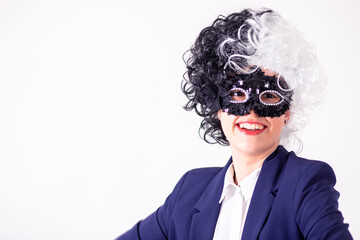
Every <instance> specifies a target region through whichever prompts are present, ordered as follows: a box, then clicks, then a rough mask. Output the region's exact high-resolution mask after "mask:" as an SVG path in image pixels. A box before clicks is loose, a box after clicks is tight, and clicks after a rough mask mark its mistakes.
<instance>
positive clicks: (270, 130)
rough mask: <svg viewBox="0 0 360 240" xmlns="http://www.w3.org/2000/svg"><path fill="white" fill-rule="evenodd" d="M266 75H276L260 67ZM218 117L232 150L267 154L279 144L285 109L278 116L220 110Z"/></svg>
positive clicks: (285, 118) (250, 153) (247, 153)
mask: <svg viewBox="0 0 360 240" xmlns="http://www.w3.org/2000/svg"><path fill="white" fill-rule="evenodd" d="M262 71H263V72H264V75H266V76H276V73H275V72H274V71H271V70H266V69H262ZM218 117H219V119H220V121H221V126H222V129H223V131H224V133H225V136H226V138H227V140H228V141H229V143H230V146H231V148H232V150H233V151H237V152H238V153H241V154H245V155H252V156H259V157H260V156H264V157H265V156H267V155H269V154H271V153H272V152H273V151H274V150H275V149H276V147H277V146H278V145H279V141H280V135H281V131H282V128H283V126H285V120H289V117H290V112H289V110H287V111H286V112H285V113H284V114H282V115H281V116H279V117H266V116H265V117H259V116H258V115H257V114H256V113H255V112H254V111H253V110H251V111H250V113H249V114H246V115H242V116H239V115H232V114H228V113H226V112H224V111H223V110H220V111H219V112H218Z"/></svg>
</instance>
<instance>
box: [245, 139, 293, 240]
mask: <svg viewBox="0 0 360 240" xmlns="http://www.w3.org/2000/svg"><path fill="white" fill-rule="evenodd" d="M287 154H288V152H287V151H286V150H285V149H284V148H283V147H282V146H279V147H278V149H277V150H276V151H275V152H274V153H273V154H271V155H270V156H269V157H268V158H267V159H266V160H265V161H264V164H263V166H262V168H261V172H260V175H259V178H258V181H257V183H256V186H255V189H254V193H253V195H252V198H251V203H250V206H249V210H248V213H247V217H246V220H245V225H244V229H243V234H242V238H241V239H244V240H245V239H246V240H255V239H258V237H259V234H260V231H261V229H262V227H263V225H264V224H265V222H266V219H267V217H268V214H269V213H270V209H271V207H272V204H273V201H274V199H275V197H276V193H277V190H278V187H279V186H278V185H279V179H280V178H281V173H282V170H283V165H284V162H285V160H286V155H287Z"/></svg>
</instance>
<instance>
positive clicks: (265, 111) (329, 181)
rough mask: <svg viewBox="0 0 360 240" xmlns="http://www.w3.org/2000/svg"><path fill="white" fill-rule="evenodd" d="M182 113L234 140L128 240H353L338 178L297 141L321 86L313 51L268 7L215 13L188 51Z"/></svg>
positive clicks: (208, 131) (208, 137)
mask: <svg viewBox="0 0 360 240" xmlns="http://www.w3.org/2000/svg"><path fill="white" fill-rule="evenodd" d="M189 53H190V56H189V58H188V59H187V62H186V63H187V74H186V75H185V76H186V80H184V84H183V92H184V93H185V94H186V95H187V97H188V98H189V102H188V104H187V105H186V107H185V109H187V110H192V109H195V111H196V113H197V114H199V115H200V116H202V117H204V119H203V121H202V123H201V129H202V130H203V131H204V140H205V141H207V142H209V143H213V142H214V141H215V142H217V143H220V144H222V145H230V148H231V151H232V157H231V158H230V160H229V161H228V163H227V164H226V165H225V167H223V168H203V169H195V170H191V171H189V172H187V173H186V174H185V175H184V176H183V177H182V178H181V179H180V181H179V182H178V184H177V185H176V186H175V188H174V190H173V192H172V193H171V194H170V195H169V197H168V198H167V199H166V201H165V203H164V205H163V206H161V207H160V208H159V209H158V210H157V211H156V212H154V213H153V214H152V215H150V216H149V217H147V218H146V219H144V220H143V221H140V222H139V223H137V224H136V225H135V226H134V227H133V228H132V229H131V230H129V231H128V232H126V233H125V234H123V235H122V236H120V237H119V238H118V240H124V239H194V240H195V239H196V240H200V239H243V240H252V239H269V240H270V239H271V240H273V239H276V240H281V239H284V240H288V239H292V240H296V239H326V240H329V239H342V240H346V239H352V237H351V235H350V233H349V231H348V225H347V224H344V222H343V217H342V214H341V212H340V211H339V210H338V201H337V200H338V197H339V194H338V192H336V191H335V190H334V188H333V187H334V185H335V181H336V180H335V175H334V172H333V171H332V169H331V167H330V166H328V165H327V164H326V163H323V162H320V161H312V160H306V159H302V158H299V157H297V156H296V155H295V154H294V153H293V152H288V151H287V150H285V148H284V147H282V146H281V145H279V143H280V141H281V142H282V143H284V144H288V143H289V142H294V141H293V140H294V139H295V140H296V137H295V135H294V133H295V132H296V131H297V130H298V129H300V128H302V127H303V125H304V118H305V117H306V116H307V115H308V114H309V113H310V111H309V110H311V108H312V107H313V106H315V105H318V104H319V99H322V96H321V93H320V91H319V90H320V89H323V87H322V85H323V83H324V82H325V80H324V77H323V75H322V73H321V69H320V67H319V63H318V62H317V59H316V57H315V54H314V49H313V48H312V47H311V46H310V45H309V44H308V43H307V42H306V41H305V40H304V39H303V38H302V36H301V35H300V34H299V33H298V32H297V30H296V29H294V28H293V27H292V26H291V25H290V24H288V23H287V22H286V21H285V20H283V19H282V18H281V17H280V16H279V15H278V14H277V13H275V12H274V11H272V10H261V11H253V10H249V9H246V10H243V11H242V12H240V13H234V14H231V15H229V16H228V17H222V16H221V17H219V18H218V19H216V20H215V21H214V23H213V24H212V25H211V26H210V27H207V28H205V29H204V30H203V31H202V32H201V33H200V35H199V37H198V38H197V40H196V42H195V44H194V46H193V47H192V48H191V49H190V51H189Z"/></svg>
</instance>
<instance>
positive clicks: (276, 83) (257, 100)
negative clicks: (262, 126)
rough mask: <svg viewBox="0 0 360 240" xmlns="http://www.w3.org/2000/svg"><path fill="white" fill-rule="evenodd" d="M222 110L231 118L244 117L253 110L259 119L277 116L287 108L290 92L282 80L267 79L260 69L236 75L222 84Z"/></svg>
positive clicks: (273, 77)
mask: <svg viewBox="0 0 360 240" xmlns="http://www.w3.org/2000/svg"><path fill="white" fill-rule="evenodd" d="M225 85H226V86H223V87H225V88H226V89H228V94H227V95H226V96H223V99H222V109H223V111H224V112H227V113H229V114H232V115H239V116H242V115H247V114H249V113H250V111H251V110H253V111H254V112H255V113H256V114H257V115H258V116H259V117H279V116H281V115H283V114H284V113H285V112H286V111H287V110H289V108H290V102H291V100H292V99H291V96H292V94H293V91H291V90H287V89H288V86H287V84H286V82H285V81H284V80H282V79H281V78H280V79H278V77H276V76H266V75H265V74H264V72H263V71H261V69H258V70H256V71H255V72H254V73H251V74H235V75H233V76H230V77H228V79H227V80H226V83H225Z"/></svg>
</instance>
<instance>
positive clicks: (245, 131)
mask: <svg viewBox="0 0 360 240" xmlns="http://www.w3.org/2000/svg"><path fill="white" fill-rule="evenodd" d="M236 127H237V128H238V129H239V130H240V132H241V133H244V134H246V135H259V134H261V133H262V132H263V131H264V130H265V128H266V127H264V128H263V129H261V130H248V129H245V128H241V127H240V126H239V125H236Z"/></svg>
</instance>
